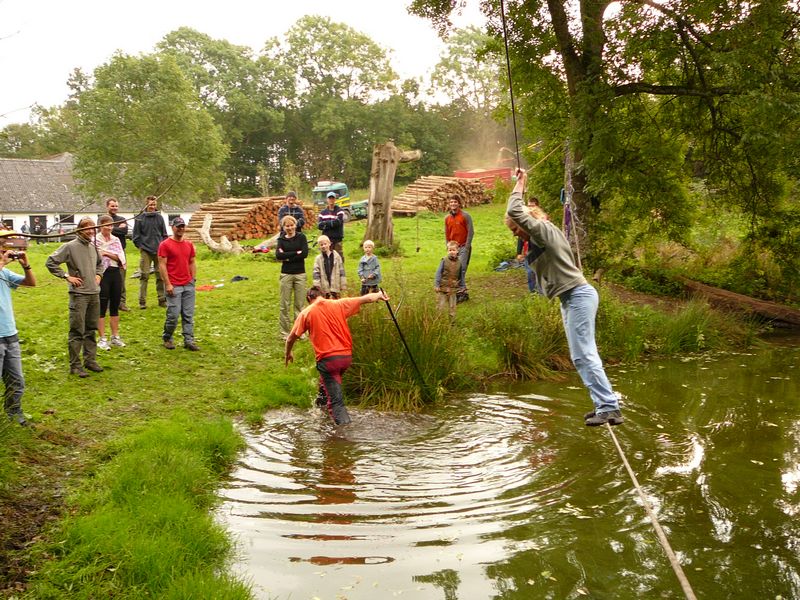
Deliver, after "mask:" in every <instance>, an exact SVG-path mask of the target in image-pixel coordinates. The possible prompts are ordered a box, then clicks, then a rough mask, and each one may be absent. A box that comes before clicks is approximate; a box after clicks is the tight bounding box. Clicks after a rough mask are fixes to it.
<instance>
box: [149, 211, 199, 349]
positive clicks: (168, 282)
mask: <svg viewBox="0 0 800 600" xmlns="http://www.w3.org/2000/svg"><path fill="white" fill-rule="evenodd" d="M184 233H186V221H184V220H183V219H182V218H181V217H175V218H174V219H173V220H172V235H171V236H170V237H168V238H167V239H165V240H164V241H163V242H161V244H160V245H159V246H158V270H159V272H160V273H161V279H163V281H164V290H165V292H166V298H167V318H166V320H165V321H164V334H163V335H162V336H161V337H162V339H163V340H164V348H166V349H167V350H174V349H175V342H174V341H173V340H172V335H173V334H174V333H175V329H176V328H177V326H178V315H180V317H181V333H182V334H183V347H184V348H186V349H187V350H193V351H197V350H199V349H200V348H198V347H197V344H195V342H194V299H195V290H194V282H195V279H196V277H197V264H196V263H195V260H194V257H195V250H194V244H192V242H190V241H189V240H185V239H183V234H184Z"/></svg>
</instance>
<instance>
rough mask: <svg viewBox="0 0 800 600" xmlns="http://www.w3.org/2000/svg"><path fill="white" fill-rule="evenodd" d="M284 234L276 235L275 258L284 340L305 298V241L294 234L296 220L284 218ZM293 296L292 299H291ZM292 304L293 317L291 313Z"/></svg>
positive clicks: (289, 217) (282, 220)
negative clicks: (279, 272) (279, 270)
mask: <svg viewBox="0 0 800 600" xmlns="http://www.w3.org/2000/svg"><path fill="white" fill-rule="evenodd" d="M281 229H283V231H282V232H281V234H280V235H279V236H278V245H277V247H276V248H275V258H277V259H278V260H279V261H281V263H282V264H281V304H280V310H281V312H280V325H281V335H282V336H283V339H286V338H287V337H289V332H290V331H291V329H292V325H293V324H294V320H295V318H296V317H297V315H298V314H299V313H300V311H301V310H303V301H304V300H305V297H306V257H307V256H308V241H307V240H306V236H305V234H303V233H297V219H295V218H294V217H292V216H291V215H286V216H285V217H283V219H281ZM292 296H294V298H292ZM292 304H294V314H293V313H292Z"/></svg>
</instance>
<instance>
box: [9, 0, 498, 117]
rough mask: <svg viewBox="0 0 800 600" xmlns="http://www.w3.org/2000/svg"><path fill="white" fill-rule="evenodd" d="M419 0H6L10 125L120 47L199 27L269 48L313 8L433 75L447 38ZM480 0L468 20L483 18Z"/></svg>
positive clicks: (398, 65)
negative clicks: (420, 9)
mask: <svg viewBox="0 0 800 600" xmlns="http://www.w3.org/2000/svg"><path fill="white" fill-rule="evenodd" d="M409 3H410V0H260V1H259V0H249V1H248V0H225V1H223V2H204V1H203V0H200V1H199V2H198V1H197V0H195V1H190V0H137V1H136V2H118V1H116V0H73V1H72V2H65V1H64V0H0V90H2V91H0V115H3V116H0V128H2V127H4V126H5V125H8V124H9V123H18V122H26V121H27V120H28V115H29V111H28V108H27V107H29V106H30V105H32V104H34V103H37V104H40V105H43V106H53V105H56V104H61V103H63V102H64V101H65V100H66V98H67V93H68V90H67V87H66V80H67V77H68V76H69V74H70V73H71V72H72V70H73V69H74V68H76V67H80V68H82V69H83V70H84V71H85V72H87V73H91V72H92V71H93V70H94V68H95V67H97V66H99V65H101V64H103V63H104V62H106V61H108V59H109V58H110V57H111V55H112V54H113V53H114V52H115V51H116V50H121V51H123V52H125V53H127V54H134V55H136V54H139V53H142V52H151V51H152V50H153V48H154V46H155V44H156V43H157V42H158V41H159V40H161V38H163V37H164V35H166V34H167V33H169V32H170V31H173V30H175V29H177V28H178V27H181V26H187V27H191V28H193V29H196V30H198V31H200V32H202V33H205V34H208V35H209V36H211V37H212V38H217V39H226V40H228V41H229V42H232V43H234V44H238V45H244V46H250V47H251V48H253V49H254V50H255V51H260V50H261V48H262V47H263V45H264V42H265V41H266V40H267V39H268V38H270V37H275V36H278V37H282V35H283V34H284V33H285V32H286V31H287V30H288V29H289V27H291V26H292V25H293V24H294V23H295V22H296V21H297V19H299V18H300V17H301V16H303V15H323V16H327V17H330V18H331V19H332V20H334V21H337V22H343V23H347V24H348V25H350V27H352V28H354V29H356V30H358V31H361V32H363V33H365V34H367V35H368V36H369V37H370V38H372V39H373V40H374V41H375V42H377V43H378V44H380V45H381V46H383V47H384V48H386V49H388V50H391V53H390V57H391V61H392V66H393V67H394V69H395V70H396V71H397V72H398V74H399V75H400V76H401V77H402V78H407V77H415V76H421V75H424V74H425V73H426V72H427V71H429V70H430V69H431V68H432V67H433V66H434V65H435V64H436V62H437V61H438V58H439V54H440V52H441V49H442V42H441V40H440V39H439V38H438V37H437V35H436V33H435V31H434V30H433V29H432V28H431V26H430V23H429V22H428V21H426V20H423V19H420V18H418V17H414V16H411V15H409V14H408V12H407V9H406V7H407V5H408V4H409ZM477 4H478V1H477V0H472V1H470V2H469V3H468V5H467V9H466V11H465V13H464V15H463V16H462V17H461V18H460V19H457V20H456V23H457V24H458V25H460V26H465V25H469V24H475V25H479V26H480V25H482V24H483V18H482V16H481V15H480V12H479V10H478V7H477Z"/></svg>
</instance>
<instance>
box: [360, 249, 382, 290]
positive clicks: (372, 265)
mask: <svg viewBox="0 0 800 600" xmlns="http://www.w3.org/2000/svg"><path fill="white" fill-rule="evenodd" d="M362 247H363V248H364V256H362V257H361V260H359V261H358V278H359V279H360V280H361V295H362V296H363V295H364V294H371V293H373V292H377V291H378V286H380V284H381V263H379V262H378V257H377V256H375V255H374V254H373V253H372V252H373V251H374V250H375V244H374V243H373V242H372V240H364V243H363V244H362Z"/></svg>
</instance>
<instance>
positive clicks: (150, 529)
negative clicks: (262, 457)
mask: <svg viewBox="0 0 800 600" xmlns="http://www.w3.org/2000/svg"><path fill="white" fill-rule="evenodd" d="M241 444H242V441H241V439H240V438H239V436H238V435H237V434H236V432H235V431H234V429H233V426H232V424H231V423H230V421H227V420H223V419H220V418H217V419H214V420H207V421H205V420H197V419H194V420H192V419H190V418H189V417H180V416H179V417H176V418H173V419H172V420H170V421H159V422H155V423H152V424H151V425H150V426H148V427H147V428H145V429H144V430H142V431H140V432H138V433H136V434H132V435H131V436H130V437H128V438H125V439H124V440H122V441H121V442H119V443H118V444H117V445H116V447H115V448H114V451H115V453H114V455H113V458H111V460H110V461H109V462H108V463H106V464H105V465H104V466H103V467H101V468H100V469H99V471H98V473H97V477H96V479H95V481H94V483H93V484H92V486H91V487H89V488H87V489H85V490H84V491H83V492H80V493H79V494H78V497H77V498H76V501H75V505H76V513H77V514H75V515H74V516H70V517H68V518H67V519H66V520H65V521H64V522H63V523H62V525H61V529H60V532H59V533H58V535H56V536H55V537H54V540H55V543H54V546H53V547H52V548H50V549H49V553H50V554H51V555H52V559H51V560H50V561H48V562H46V563H44V568H43V569H42V571H41V572H40V573H39V574H38V575H37V576H36V577H34V579H33V582H32V585H33V588H32V589H33V593H34V597H36V598H65V597H69V598H110V597H115V598H141V597H154V598H155V597H158V598H165V597H173V598H179V597H192V598H231V599H233V598H242V599H244V598H250V592H249V587H248V586H247V585H245V584H244V583H242V582H240V581H237V580H235V579H233V578H231V577H230V576H228V575H225V574H224V569H225V567H226V566H227V564H228V560H229V559H230V557H231V554H232V543H231V541H230V539H229V538H228V537H227V534H226V532H225V530H224V529H223V528H222V527H221V526H220V525H219V524H217V523H215V521H214V518H213V516H212V515H211V513H210V509H211V508H212V507H213V505H214V503H215V502H216V497H215V495H214V489H215V487H216V482H217V481H218V478H219V476H220V475H222V474H223V473H224V472H225V471H226V470H227V469H228V468H229V467H230V465H231V464H232V462H233V460H234V459H235V457H236V453H237V452H238V450H239V448H240V447H241ZM186 590H191V593H190V594H189V595H182V594H183V593H184V591H186Z"/></svg>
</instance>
